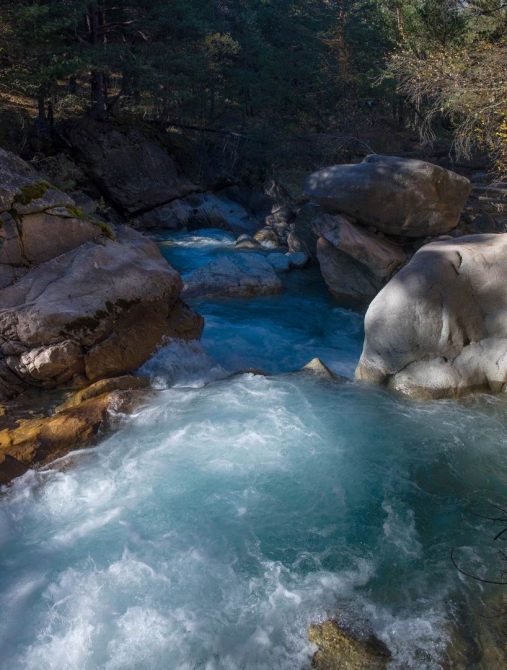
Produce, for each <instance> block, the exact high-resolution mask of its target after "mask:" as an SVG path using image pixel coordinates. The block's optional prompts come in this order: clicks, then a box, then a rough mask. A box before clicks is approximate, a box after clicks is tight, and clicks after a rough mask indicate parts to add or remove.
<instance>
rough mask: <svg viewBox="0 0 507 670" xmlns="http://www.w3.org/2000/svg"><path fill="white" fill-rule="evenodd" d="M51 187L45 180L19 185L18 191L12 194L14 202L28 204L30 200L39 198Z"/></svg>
mask: <svg viewBox="0 0 507 670" xmlns="http://www.w3.org/2000/svg"><path fill="white" fill-rule="evenodd" d="M50 188H52V186H51V184H49V183H48V182H47V181H44V180H42V181H37V182H35V183H34V184H27V185H26V186H21V187H20V189H19V192H18V193H16V195H15V196H14V202H15V203H19V204H20V205H29V204H30V203H31V202H32V200H39V198H42V196H43V195H44V194H45V193H46V191H47V190H48V189H50Z"/></svg>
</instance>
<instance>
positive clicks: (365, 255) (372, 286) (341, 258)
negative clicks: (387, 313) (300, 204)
mask: <svg viewBox="0 0 507 670" xmlns="http://www.w3.org/2000/svg"><path fill="white" fill-rule="evenodd" d="M313 229H314V231H315V232H316V233H318V234H319V235H320V237H319V240H318V242H317V257H318V259H319V263H320V269H321V272H322V276H323V277H324V280H325V282H326V284H327V285H328V287H329V289H330V291H331V293H332V294H333V295H335V296H336V297H338V298H352V299H357V300H370V299H372V298H373V297H374V296H375V295H376V294H377V293H378V291H379V290H380V288H381V287H382V286H383V285H384V284H385V283H386V282H387V281H388V280H389V279H390V278H391V276H392V275H393V273H394V272H395V271H396V270H397V269H398V268H399V267H401V266H402V265H403V264H404V263H405V261H406V255H405V253H404V252H403V250H402V249H401V248H400V247H399V246H396V245H395V244H393V243H392V242H390V241H388V240H386V239H382V238H379V237H377V236H375V235H372V234H371V233H369V232H368V231H367V230H365V229H364V228H360V227H359V226H354V225H353V224H352V223H349V222H348V221H347V220H346V219H344V218H343V217H342V216H339V215H335V216H330V215H329V214H325V215H323V216H321V217H320V218H319V219H317V220H315V221H314V223H313Z"/></svg>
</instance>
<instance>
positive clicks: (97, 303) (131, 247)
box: [0, 151, 203, 401]
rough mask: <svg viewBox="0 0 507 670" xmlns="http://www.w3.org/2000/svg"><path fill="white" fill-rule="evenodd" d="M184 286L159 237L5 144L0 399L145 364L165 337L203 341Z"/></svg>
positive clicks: (0, 186) (0, 215)
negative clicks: (84, 198) (98, 210)
mask: <svg viewBox="0 0 507 670" xmlns="http://www.w3.org/2000/svg"><path fill="white" fill-rule="evenodd" d="M182 288H183V282H182V280H181V278H180V276H179V274H178V273H177V272H176V271H175V270H174V269H173V268H172V267H171V266H170V265H168V263H167V262H166V261H165V260H164V258H163V257H162V255H161V254H160V252H159V250H158V249H157V247H156V245H155V244H154V243H153V242H150V241H149V240H148V239H146V238H144V237H143V236H142V235H140V234H139V233H137V232H135V231H133V230H131V229H128V228H125V227H123V226H116V227H114V228H112V227H110V226H108V225H107V224H106V223H105V222H103V221H101V220H99V219H97V218H96V217H94V216H87V215H85V214H84V213H83V212H82V210H80V209H79V208H77V207H76V206H75V202H74V200H72V198H70V197H69V196H68V195H66V194H65V193H62V192H61V191H59V190H58V189H56V188H55V187H53V186H52V185H51V184H50V183H48V182H47V181H46V180H44V179H43V178H42V177H41V176H40V175H38V174H37V173H35V172H34V171H33V170H31V168H30V167H29V166H28V165H27V164H26V163H24V162H23V161H21V160H20V159H18V158H17V157H15V156H14V155H13V154H10V153H8V152H5V151H0V307H1V312H0V400H2V401H3V400H7V399H9V398H12V397H14V396H16V395H18V394H19V393H20V392H22V391H23V390H24V389H25V388H26V387H27V386H30V385H35V386H41V387H44V388H46V387H49V388H51V387H56V386H62V385H71V386H77V387H80V386H84V385H86V384H88V383H90V382H93V381H96V380H97V379H101V378H103V377H109V376H112V375H115V374H121V373H124V372H128V371H131V370H135V369H136V368H137V367H139V366H140V365H142V364H143V363H144V362H145V361H146V359H147V358H149V357H150V355H151V354H152V353H153V351H154V350H155V349H156V347H157V346H158V345H159V344H161V342H162V341H163V340H164V338H165V337H177V338H182V339H193V338H198V337H199V336H200V334H201V331H202V326H203V321H202V319H201V318H200V317H199V316H198V315H197V314H196V313H195V312H194V311H193V310H191V309H190V308H188V307H187V306H186V305H184V303H182V302H181V301H180V300H179V294H180V292H181V290H182Z"/></svg>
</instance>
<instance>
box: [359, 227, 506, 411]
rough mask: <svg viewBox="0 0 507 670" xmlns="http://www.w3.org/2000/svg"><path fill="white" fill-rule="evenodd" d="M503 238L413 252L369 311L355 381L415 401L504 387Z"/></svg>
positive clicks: (452, 242)
mask: <svg viewBox="0 0 507 670" xmlns="http://www.w3.org/2000/svg"><path fill="white" fill-rule="evenodd" d="M506 273H507V234H499V235H496V234H490V235H470V236H465V237H460V238H458V239H452V240H448V241H443V242H433V243H431V244H428V245H426V246H424V247H423V248H422V249H420V250H419V251H418V252H417V253H416V254H415V256H414V257H413V258H412V260H411V261H410V263H409V264H408V265H406V266H405V267H404V268H403V269H402V270H400V272H399V273H398V274H397V275H396V276H395V277H394V278H393V279H392V280H391V281H390V282H389V284H388V285H387V286H386V287H385V288H384V289H383V290H382V291H381V292H380V293H379V295H378V296H377V297H376V298H375V299H374V300H373V302H372V303H371V305H370V307H369V309H368V312H367V314H366V321H365V330H366V337H365V344H364V350H363V354H362V356H361V360H360V362H359V365H358V368H357V370H356V376H357V377H358V378H359V379H365V380H369V381H373V382H377V383H384V384H387V385H388V386H389V387H390V388H392V389H395V390H397V391H401V392H403V393H406V394H408V395H411V396H414V397H420V398H453V397H459V396H463V395H466V394H468V393H471V392H474V391H489V392H499V391H501V390H502V389H503V388H504V385H505V384H506V382H507V284H506V282H505V276H506Z"/></svg>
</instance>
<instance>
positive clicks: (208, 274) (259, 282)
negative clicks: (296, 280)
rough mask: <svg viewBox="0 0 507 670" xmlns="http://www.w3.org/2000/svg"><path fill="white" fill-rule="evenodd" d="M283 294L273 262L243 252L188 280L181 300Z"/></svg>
mask: <svg viewBox="0 0 507 670" xmlns="http://www.w3.org/2000/svg"><path fill="white" fill-rule="evenodd" d="M282 291H283V284H282V282H281V281H280V279H279V278H278V276H277V274H276V272H275V269H274V267H273V266H272V265H271V263H269V262H268V261H267V260H266V258H265V257H264V256H261V255H260V254H256V253H244V252H243V253H237V254H235V255H234V257H227V256H224V257H222V258H218V259H217V260H216V261H213V262H212V263H208V265H205V266H204V267H202V268H199V269H198V270H196V271H195V272H193V273H192V274H191V275H189V276H188V277H186V278H185V288H184V290H183V293H182V298H184V299H187V298H224V297H228V298H233V297H240V298H245V297H252V296H256V295H271V294H276V293H282Z"/></svg>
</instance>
